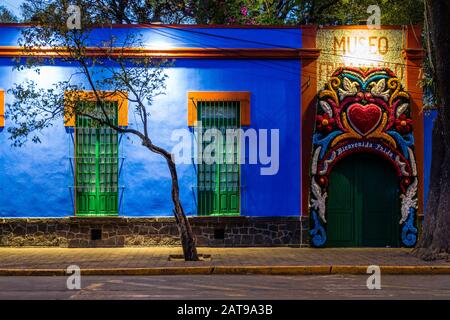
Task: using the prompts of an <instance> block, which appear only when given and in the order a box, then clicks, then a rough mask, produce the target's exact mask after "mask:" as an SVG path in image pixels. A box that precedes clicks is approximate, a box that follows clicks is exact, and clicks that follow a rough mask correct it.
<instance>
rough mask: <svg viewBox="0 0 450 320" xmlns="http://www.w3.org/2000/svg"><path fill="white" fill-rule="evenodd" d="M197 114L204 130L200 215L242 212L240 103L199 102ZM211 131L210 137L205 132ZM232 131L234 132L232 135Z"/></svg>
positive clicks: (199, 195) (199, 146) (200, 180)
mask: <svg viewBox="0 0 450 320" xmlns="http://www.w3.org/2000/svg"><path fill="white" fill-rule="evenodd" d="M197 117H198V119H197V121H198V123H197V124H198V125H199V126H200V125H201V133H202V139H199V140H197V141H198V143H199V145H198V156H199V159H198V162H197V163H198V171H197V173H198V179H197V181H198V182H197V183H198V186H197V190H198V194H197V195H198V196H197V206H198V213H199V215H238V214H239V211H240V167H239V139H240V137H239V133H238V131H237V130H236V129H239V127H240V102H239V101H197ZM209 129H215V130H217V131H216V132H217V133H220V134H221V135H217V134H214V132H213V131H211V130H209ZM208 130H209V133H210V136H208V135H205V134H206V133H207V131H208ZM231 132H234V133H233V134H230V133H231ZM211 136H212V137H211ZM220 137H221V138H220ZM212 144H213V145H214V148H212ZM208 146H209V147H208ZM209 151H213V152H209Z"/></svg>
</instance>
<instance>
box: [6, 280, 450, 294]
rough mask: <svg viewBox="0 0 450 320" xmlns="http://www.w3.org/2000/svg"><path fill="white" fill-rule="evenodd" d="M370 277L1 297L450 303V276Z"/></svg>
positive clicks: (117, 285) (120, 283) (32, 290)
mask: <svg viewBox="0 0 450 320" xmlns="http://www.w3.org/2000/svg"><path fill="white" fill-rule="evenodd" d="M367 277H368V276H364V275H322V276H307V275H301V276H270V275H264V276H258V275H244V276H232V275H206V276H203V275H194V276H184V275H183V276H147V277H145V276H122V277H121V276H112V277H110V276H82V277H81V290H68V289H67V285H66V282H67V278H66V277H0V299H52V300H53V299H57V300H59V299H72V300H83V299H132V300H140V299H145V300H147V299H159V300H160V299H164V300H166V299H179V300H186V299H187V300H189V299H234V300H243V299H333V300H344V299H445V300H449V299H450V276H448V275H381V289H380V290H369V289H367V286H366V281H367Z"/></svg>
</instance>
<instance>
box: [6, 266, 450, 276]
mask: <svg viewBox="0 0 450 320" xmlns="http://www.w3.org/2000/svg"><path fill="white" fill-rule="evenodd" d="M367 268H368V266H351V265H347V266H346V265H339V266H205V267H155V268H103V269H81V274H82V275H87V276H157V275H212V274H222V275H225V274H227V275H250V274H254V275H326V274H355V275H357V274H364V275H365V274H367ZM380 269H381V273H382V274H403V275H433V274H450V266H380ZM66 275H67V273H66V270H65V269H0V276H66Z"/></svg>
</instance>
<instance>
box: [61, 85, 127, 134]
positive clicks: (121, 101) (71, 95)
mask: <svg viewBox="0 0 450 320" xmlns="http://www.w3.org/2000/svg"><path fill="white" fill-rule="evenodd" d="M98 94H99V99H100V100H102V101H117V103H118V106H119V118H118V121H119V126H121V127H126V126H128V92H113V91H98ZM95 100H97V97H96V95H95V93H94V91H66V92H65V94H64V126H66V127H74V126H75V117H74V114H73V112H71V110H73V107H74V106H75V104H76V103H77V102H79V101H95Z"/></svg>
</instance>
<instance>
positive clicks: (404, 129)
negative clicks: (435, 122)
mask: <svg viewBox="0 0 450 320" xmlns="http://www.w3.org/2000/svg"><path fill="white" fill-rule="evenodd" d="M395 129H396V130H397V131H398V132H399V133H401V134H408V133H410V132H411V131H412V120H411V119H409V118H408V117H407V116H406V115H405V114H402V115H401V116H400V117H398V118H397V119H395Z"/></svg>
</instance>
